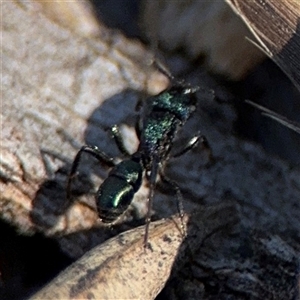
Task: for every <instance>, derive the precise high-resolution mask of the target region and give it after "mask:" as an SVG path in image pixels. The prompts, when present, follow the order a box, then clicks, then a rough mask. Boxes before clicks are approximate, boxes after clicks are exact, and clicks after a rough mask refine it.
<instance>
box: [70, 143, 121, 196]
mask: <svg viewBox="0 0 300 300" xmlns="http://www.w3.org/2000/svg"><path fill="white" fill-rule="evenodd" d="M83 153H88V154H90V155H92V156H94V157H95V158H96V159H97V160H98V161H100V162H104V163H105V164H107V165H108V166H109V167H113V166H115V165H116V163H115V162H114V159H113V158H112V157H109V156H108V155H106V154H105V153H104V152H102V151H100V150H99V149H98V147H96V146H87V145H86V146H83V147H81V149H80V150H79V151H78V153H77V154H76V156H75V159H74V161H73V164H72V168H71V172H70V174H69V177H68V182H67V199H68V200H69V199H70V198H71V183H72V180H73V178H74V176H75V174H76V171H77V168H78V165H79V163H80V160H81V156H82V154H83Z"/></svg>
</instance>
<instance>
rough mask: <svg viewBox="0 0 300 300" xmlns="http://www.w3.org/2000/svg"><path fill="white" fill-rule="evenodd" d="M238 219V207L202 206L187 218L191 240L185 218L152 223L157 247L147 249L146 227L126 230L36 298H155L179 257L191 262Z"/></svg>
mask: <svg viewBox="0 0 300 300" xmlns="http://www.w3.org/2000/svg"><path fill="white" fill-rule="evenodd" d="M220 212H222V213H229V214H230V217H229V218H227V219H224V218H220ZM199 220H201V221H200V222H199ZM236 221H237V215H236V212H235V208H234V206H232V205H228V204H225V205H224V204H222V205H216V206H211V207H207V208H202V209H201V210H200V209H199V211H198V212H197V214H195V215H193V216H192V217H190V218H188V217H187V216H186V217H185V219H184V223H185V226H187V229H188V235H187V241H186V242H183V236H182V230H181V225H182V224H181V219H180V218H179V217H173V218H172V219H167V220H160V221H157V222H152V223H151V225H150V236H149V238H150V239H149V240H150V244H151V249H147V250H145V249H144V248H143V240H144V234H145V227H144V226H141V227H139V228H135V229H134V230H130V231H127V232H124V233H122V234H120V235H118V236H116V237H115V238H113V239H111V240H109V241H107V242H106V243H104V244H102V245H99V246H97V247H95V248H93V249H92V250H91V251H89V252H88V253H86V254H85V255H84V256H83V257H82V258H80V259H79V260H78V261H76V262H75V263H74V264H73V265H71V266H70V267H69V268H68V269H67V270H65V271H64V272H63V273H61V274H60V275H59V276H57V277H56V278H55V279H54V280H53V281H52V282H51V283H50V284H48V285H47V286H46V287H45V288H44V289H42V290H41V291H40V292H38V293H37V294H36V295H34V296H33V297H32V298H30V300H34V299H64V300H67V299H154V298H155V296H156V295H157V294H158V293H159V292H160V291H161V289H162V288H163V287H164V285H165V283H166V282H167V280H168V279H169V276H170V273H171V270H172V268H173V267H174V266H173V265H174V263H175V262H176V261H177V267H178V264H181V265H182V264H183V261H185V262H187V261H188V260H189V258H191V254H192V253H193V251H195V249H197V247H198V245H199V244H201V243H202V242H203V241H204V240H205V239H207V238H208V237H209V236H210V235H211V234H212V233H216V232H217V231H222V230H224V228H227V227H228V226H229V227H230V226H233V225H234V223H236ZM182 242H183V244H182ZM186 247H188V250H189V251H186ZM178 260H179V261H178Z"/></svg>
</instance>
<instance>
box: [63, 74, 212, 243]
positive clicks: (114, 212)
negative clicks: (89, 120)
mask: <svg viewBox="0 0 300 300" xmlns="http://www.w3.org/2000/svg"><path fill="white" fill-rule="evenodd" d="M169 78H170V79H171V81H173V84H171V85H170V87H169V88H168V89H166V90H165V91H163V92H161V93H160V94H158V95H156V96H152V97H149V98H148V99H146V101H145V102H144V103H143V105H142V112H141V117H140V122H139V127H138V130H137V135H138V137H139V140H140V143H139V147H138V149H137V151H136V152H135V153H134V154H132V155H130V154H128V152H127V150H126V149H125V147H124V144H123V141H122V137H121V135H120V133H119V130H118V127H117V126H113V128H112V132H113V136H114V138H115V140H116V143H117V145H118V147H119V149H120V151H121V152H122V153H124V154H127V156H128V159H126V160H123V161H121V162H120V163H118V164H116V163H114V159H113V158H111V157H109V156H107V155H106V154H105V153H103V152H102V151H100V150H99V149H98V148H97V147H93V146H83V147H82V148H81V149H80V151H79V152H78V153H77V155H76V157H75V159H74V162H73V165H72V169H71V172H70V176H69V180H68V186H67V194H68V195H69V196H70V186H71V180H72V178H73V177H74V175H75V173H76V170H77V167H78V164H79V162H80V158H81V155H82V154H83V153H89V154H91V155H93V156H94V157H96V158H97V159H98V160H99V161H102V162H105V163H107V164H108V165H109V166H112V169H111V171H110V173H109V175H108V177H107V178H106V179H105V180H104V181H103V183H102V184H101V186H100V187H99V189H98V191H97V194H96V204H97V209H98V215H99V217H100V219H101V220H102V222H104V223H112V222H114V221H115V220H116V219H117V218H118V217H119V216H120V215H122V214H123V213H124V212H125V211H126V209H127V208H128V206H129V205H130V203H131V201H132V199H133V197H134V194H135V193H136V192H137V191H138V190H139V188H140V187H141V184H142V178H143V175H144V174H145V176H146V178H147V180H148V181H149V185H150V190H149V196H148V212H147V216H146V233H145V238H144V245H145V246H146V245H147V243H148V229H149V224H150V217H151V207H152V201H153V196H154V190H155V183H156V180H157V177H158V174H159V175H160V178H161V179H162V180H163V181H165V182H167V183H168V184H169V185H171V186H172V188H173V189H174V190H175V191H176V195H177V202H178V210H179V213H180V216H181V218H183V207H182V196H181V193H180V190H179V187H178V186H177V184H176V183H175V182H173V181H171V180H170V179H168V178H167V177H166V176H165V175H164V174H163V166H164V163H165V162H166V161H167V160H168V157H169V154H170V150H171V148H172V145H173V141H174V138H175V137H176V134H177V131H178V130H179V129H180V127H182V126H183V125H184V124H185V123H186V121H187V120H188V119H189V117H190V116H191V115H192V113H193V111H194V110H195V108H196V104H197V98H196V92H197V90H198V89H199V88H198V87H192V86H190V85H188V84H185V83H182V82H178V81H175V80H174V78H173V77H171V76H169ZM174 81H175V82H174ZM199 141H201V142H202V143H204V146H206V147H207V149H209V145H208V143H207V141H206V139H205V138H204V136H202V135H201V134H197V135H196V136H194V137H193V138H192V139H191V140H190V141H189V143H188V144H187V145H186V146H185V147H184V148H183V149H182V150H181V151H180V152H179V153H177V154H175V155H174V156H179V155H181V154H183V153H185V152H186V151H188V150H189V149H191V148H192V147H194V146H195V145H196V144H197V143H198V142H199Z"/></svg>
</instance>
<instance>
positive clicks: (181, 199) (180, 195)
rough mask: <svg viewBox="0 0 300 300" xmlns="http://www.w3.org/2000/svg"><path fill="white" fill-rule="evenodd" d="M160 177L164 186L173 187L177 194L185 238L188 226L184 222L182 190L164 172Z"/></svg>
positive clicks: (160, 173)
mask: <svg viewBox="0 0 300 300" xmlns="http://www.w3.org/2000/svg"><path fill="white" fill-rule="evenodd" d="M159 175H160V179H161V180H162V182H163V183H164V184H167V185H169V186H171V188H172V189H173V190H174V191H175V193H176V199H177V210H178V213H179V217H180V220H181V230H182V235H183V236H184V237H185V236H186V234H187V230H186V226H185V224H184V221H183V217H184V208H183V197H182V194H181V191H180V188H179V186H178V184H177V183H176V182H175V181H173V180H171V179H169V178H168V177H167V176H166V175H165V174H164V173H163V172H162V171H160V172H159Z"/></svg>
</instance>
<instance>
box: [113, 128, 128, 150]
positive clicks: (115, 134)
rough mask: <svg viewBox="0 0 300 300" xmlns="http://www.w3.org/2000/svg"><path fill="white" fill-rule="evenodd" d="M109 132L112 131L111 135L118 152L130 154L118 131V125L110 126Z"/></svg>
mask: <svg viewBox="0 0 300 300" xmlns="http://www.w3.org/2000/svg"><path fill="white" fill-rule="evenodd" d="M111 133H112V136H113V138H114V140H115V143H116V145H117V146H118V148H119V150H120V152H121V153H122V154H123V155H125V156H130V153H129V152H128V150H127V149H126V147H125V145H124V141H123V138H122V135H121V133H120V130H119V126H118V125H114V126H113V127H112V128H111Z"/></svg>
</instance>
